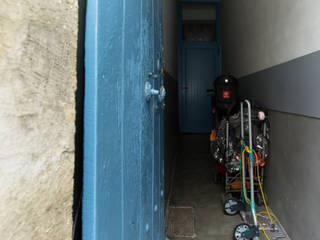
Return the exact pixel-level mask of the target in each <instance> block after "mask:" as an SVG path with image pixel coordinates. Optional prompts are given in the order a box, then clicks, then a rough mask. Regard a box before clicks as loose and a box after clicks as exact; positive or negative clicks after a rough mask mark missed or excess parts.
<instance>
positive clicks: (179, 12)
mask: <svg viewBox="0 0 320 240" xmlns="http://www.w3.org/2000/svg"><path fill="white" fill-rule="evenodd" d="M184 3H199V4H208V3H210V4H213V5H215V6H216V31H217V32H216V34H217V35H216V36H217V39H216V41H215V42H202V43H198V44H199V47H201V46H206V45H210V44H211V45H215V46H216V48H217V56H218V69H217V72H218V76H219V75H221V73H222V52H221V49H222V37H221V35H222V33H221V3H220V0H179V2H178V4H177V17H178V21H177V22H178V96H179V121H181V120H180V117H181V116H182V108H181V104H182V97H181V87H180V86H181V83H182V81H183V76H184V74H183V57H184V54H183V51H184V44H197V43H188V42H186V43H185V42H184V41H183V36H182V35H183V22H182V5H183V4H184Z"/></svg>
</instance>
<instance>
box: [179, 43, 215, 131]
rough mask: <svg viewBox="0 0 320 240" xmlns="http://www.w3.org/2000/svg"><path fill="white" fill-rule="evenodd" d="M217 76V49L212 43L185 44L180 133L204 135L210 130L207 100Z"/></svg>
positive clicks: (208, 102) (208, 103)
mask: <svg viewBox="0 0 320 240" xmlns="http://www.w3.org/2000/svg"><path fill="white" fill-rule="evenodd" d="M217 75H218V55H217V46H216V44H212V43H209V44H207V43H201V44H200V43H185V44H184V46H183V72H182V79H181V82H180V113H181V117H180V128H181V131H182V132H188V133H208V132H210V130H211V127H212V120H211V98H210V96H209V95H208V94H207V92H206V90H207V89H212V88H213V81H214V79H215V78H216V77H217Z"/></svg>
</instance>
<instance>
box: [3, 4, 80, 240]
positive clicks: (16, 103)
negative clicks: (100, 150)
mask: <svg viewBox="0 0 320 240" xmlns="http://www.w3.org/2000/svg"><path fill="white" fill-rule="evenodd" d="M77 18H78V2H77V1H75V0H50V1H43V0H1V1H0V109H1V110H0V223H1V224H0V236H1V237H0V238H1V239H24V240H26V239H55V240H56V239H71V235H72V203H73V202H72V201H73V174H74V133H75V124H74V121H75V90H76V47H77V27H78V26H77V23H78V19H77Z"/></svg>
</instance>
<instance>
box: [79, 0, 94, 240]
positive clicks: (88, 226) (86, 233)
mask: <svg viewBox="0 0 320 240" xmlns="http://www.w3.org/2000/svg"><path fill="white" fill-rule="evenodd" d="M86 15H87V16H86V37H85V65H86V68H85V103H84V109H85V110H84V173H83V200H82V201H83V202H82V216H83V217H82V219H83V220H82V229H83V230H82V231H83V233H82V236H83V239H90V240H91V239H92V240H93V239H96V235H95V233H96V217H95V215H96V212H95V210H96V201H95V195H96V161H97V153H96V145H97V120H96V116H97V72H98V71H97V66H98V64H97V49H98V46H97V32H98V24H97V22H98V1H97V0H91V1H88V2H87V14H86Z"/></svg>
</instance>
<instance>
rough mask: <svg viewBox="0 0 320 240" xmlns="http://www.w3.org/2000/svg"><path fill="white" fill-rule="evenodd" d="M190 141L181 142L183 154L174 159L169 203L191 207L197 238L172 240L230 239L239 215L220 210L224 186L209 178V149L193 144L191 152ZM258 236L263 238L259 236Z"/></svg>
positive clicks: (262, 238) (211, 166)
mask: <svg viewBox="0 0 320 240" xmlns="http://www.w3.org/2000/svg"><path fill="white" fill-rule="evenodd" d="M190 143H191V145H192V142H190V141H187V144H182V147H181V150H182V151H181V152H182V153H181V154H180V157H179V158H178V159H177V164H176V171H175V179H174V184H173V190H172V194H171V199H170V206H172V207H174V206H176V207H193V209H194V215H195V216H194V229H195V235H196V238H175V239H172V240H190V239H196V240H214V239H217V240H231V239H233V231H234V228H235V226H236V225H237V224H239V223H242V220H241V218H240V216H239V215H235V216H227V215H225V214H224V213H223V210H222V205H221V194H222V193H223V192H224V187H223V186H222V185H216V184H214V183H213V181H212V168H213V162H212V161H210V154H209V153H208V151H207V150H208V149H207V148H206V147H200V148H197V147H196V150H194V151H193V150H191V149H192V147H191V146H190ZM261 235H263V234H261ZM260 239H261V240H264V239H266V238H265V237H264V236H261V238H260Z"/></svg>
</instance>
